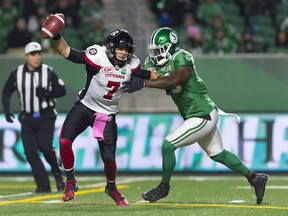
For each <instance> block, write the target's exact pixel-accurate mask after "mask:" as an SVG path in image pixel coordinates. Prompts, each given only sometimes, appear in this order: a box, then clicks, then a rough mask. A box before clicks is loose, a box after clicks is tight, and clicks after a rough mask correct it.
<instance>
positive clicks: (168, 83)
mask: <svg viewBox="0 0 288 216" xmlns="http://www.w3.org/2000/svg"><path fill="white" fill-rule="evenodd" d="M192 72H193V69H192V68H191V67H189V66H180V67H178V68H177V69H176V70H175V72H174V73H171V74H170V75H169V76H165V77H160V78H158V79H150V80H145V84H144V85H145V87H149V88H158V89H166V90H167V89H174V88H176V86H178V85H180V84H182V83H183V82H185V81H186V80H187V79H188V78H189V76H190V75H191V74H192Z"/></svg>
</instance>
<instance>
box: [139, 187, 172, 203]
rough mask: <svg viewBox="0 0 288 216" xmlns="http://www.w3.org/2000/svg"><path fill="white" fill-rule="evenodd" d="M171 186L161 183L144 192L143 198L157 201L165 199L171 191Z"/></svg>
mask: <svg viewBox="0 0 288 216" xmlns="http://www.w3.org/2000/svg"><path fill="white" fill-rule="evenodd" d="M169 190H170V186H169V185H166V184H162V183H161V184H159V185H158V186H157V187H156V188H153V189H152V190H150V191H148V192H145V193H143V194H142V198H143V199H144V200H146V201H149V202H155V201H157V200H159V199H163V198H164V197H166V196H167V195H168V193H169Z"/></svg>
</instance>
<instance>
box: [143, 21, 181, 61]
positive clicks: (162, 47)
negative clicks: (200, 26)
mask: <svg viewBox="0 0 288 216" xmlns="http://www.w3.org/2000/svg"><path fill="white" fill-rule="evenodd" d="M179 49H180V45H179V38H178V35H177V33H176V32H175V31H174V30H173V29H171V28H168V27H162V28H159V29H157V30H155V31H154V32H153V33H152V35H151V37H150V40H149V45H148V53H149V57H150V59H151V61H152V62H153V63H154V64H156V65H158V66H162V65H164V64H166V63H167V62H168V61H169V59H170V58H171V57H172V55H173V54H174V53H175V52H177V51H178V50H179Z"/></svg>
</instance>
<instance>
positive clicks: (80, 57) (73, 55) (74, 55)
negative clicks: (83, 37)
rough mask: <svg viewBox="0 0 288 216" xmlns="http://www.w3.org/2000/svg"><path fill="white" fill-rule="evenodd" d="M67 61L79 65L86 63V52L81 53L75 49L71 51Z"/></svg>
mask: <svg viewBox="0 0 288 216" xmlns="http://www.w3.org/2000/svg"><path fill="white" fill-rule="evenodd" d="M67 59H68V60H70V61H72V62H74V63H79V64H85V63H86V62H85V59H84V51H79V50H76V49H73V48H71V49H70V53H69V56H68V58H67Z"/></svg>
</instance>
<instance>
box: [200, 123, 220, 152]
mask: <svg viewBox="0 0 288 216" xmlns="http://www.w3.org/2000/svg"><path fill="white" fill-rule="evenodd" d="M198 143H199V145H200V146H201V148H202V149H203V150H204V151H205V152H206V154H207V155H208V156H209V157H212V156H215V155H217V154H219V153H220V152H222V151H223V143H222V136H221V134H220V131H219V129H218V127H215V128H214V130H213V131H211V132H210V133H209V134H207V135H206V136H204V137H203V138H201V139H199V140H198Z"/></svg>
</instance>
